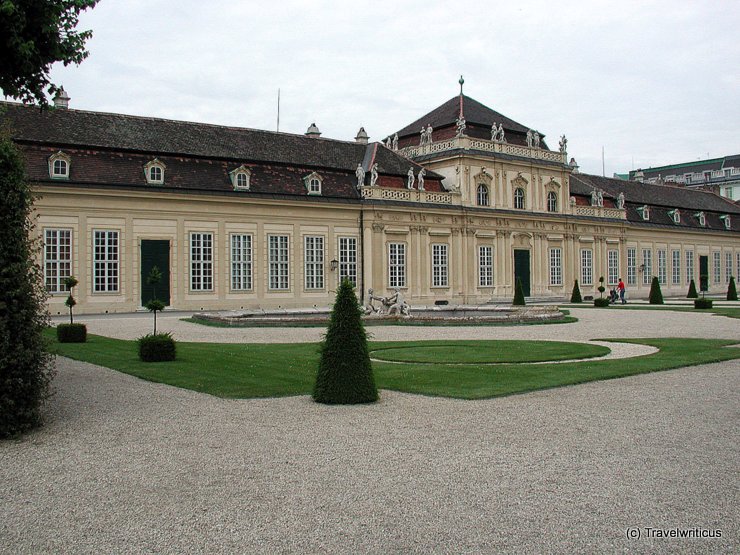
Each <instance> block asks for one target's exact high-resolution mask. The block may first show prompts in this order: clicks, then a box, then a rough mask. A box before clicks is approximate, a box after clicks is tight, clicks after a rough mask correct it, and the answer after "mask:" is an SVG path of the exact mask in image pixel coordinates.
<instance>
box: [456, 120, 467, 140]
mask: <svg viewBox="0 0 740 555" xmlns="http://www.w3.org/2000/svg"><path fill="white" fill-rule="evenodd" d="M455 124H456V125H457V133H456V134H455V136H456V137H462V135H463V133H464V132H465V128H466V127H467V125H466V124H465V118H464V117H459V118H457V120H455Z"/></svg>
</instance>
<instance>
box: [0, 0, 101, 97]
mask: <svg viewBox="0 0 740 555" xmlns="http://www.w3.org/2000/svg"><path fill="white" fill-rule="evenodd" d="M97 3H98V0H45V1H43V2H39V1H34V0H0V50H2V52H3V55H2V56H0V89H2V90H3V92H4V93H5V95H6V96H10V97H13V98H17V99H18V100H21V101H23V102H26V103H33V102H38V103H39V104H41V105H42V106H45V105H47V104H48V102H47V99H46V94H45V90H46V91H47V92H48V93H49V94H51V95H53V94H54V93H55V92H57V91H58V90H59V88H58V87H57V86H56V85H54V84H53V83H52V82H51V81H50V80H49V72H50V71H51V67H52V65H53V64H54V63H55V62H62V63H63V64H64V65H65V66H67V65H69V64H80V63H81V62H82V60H84V59H85V58H86V57H87V56H88V52H87V51H86V50H85V41H87V40H88V39H89V38H90V37H91V36H92V31H81V32H80V31H76V30H75V27H77V22H78V18H79V16H80V12H82V11H84V10H86V9H88V8H92V7H94V6H95V4H97Z"/></svg>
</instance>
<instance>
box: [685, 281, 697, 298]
mask: <svg viewBox="0 0 740 555" xmlns="http://www.w3.org/2000/svg"><path fill="white" fill-rule="evenodd" d="M698 297H699V293H697V292H696V283H694V280H693V279H692V280H691V283H689V292H688V293H687V294H686V298H687V299H697V298H698Z"/></svg>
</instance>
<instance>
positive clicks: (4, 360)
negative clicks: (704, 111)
mask: <svg viewBox="0 0 740 555" xmlns="http://www.w3.org/2000/svg"><path fill="white" fill-rule="evenodd" d="M0 5H2V4H0ZM31 203H32V197H31V192H30V189H29V187H28V184H27V183H26V179H25V174H24V166H23V162H22V160H21V156H20V154H19V153H18V151H17V149H16V148H15V146H14V145H13V144H12V143H11V142H10V140H9V139H6V138H2V137H0V221H2V225H0V437H9V436H14V435H17V434H20V433H22V432H24V431H26V430H28V429H30V428H32V427H34V426H37V425H38V424H39V423H40V422H41V405H42V402H43V401H44V399H46V397H47V396H48V393H49V384H50V382H51V379H52V377H53V367H52V364H51V357H50V356H49V354H48V353H47V352H46V348H45V343H44V339H43V337H42V330H43V329H44V327H46V326H47V325H48V324H49V317H48V313H47V312H46V308H45V299H46V291H45V290H44V288H43V280H42V274H41V269H40V268H39V267H38V265H37V264H36V263H35V261H34V253H35V252H36V249H37V248H38V244H37V243H36V242H34V241H33V240H32V239H31V237H32V233H33V223H32V221H31V218H30V214H31Z"/></svg>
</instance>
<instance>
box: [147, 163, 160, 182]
mask: <svg viewBox="0 0 740 555" xmlns="http://www.w3.org/2000/svg"><path fill="white" fill-rule="evenodd" d="M149 181H151V182H152V183H161V182H162V168H160V167H159V166H152V167H151V168H149Z"/></svg>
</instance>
